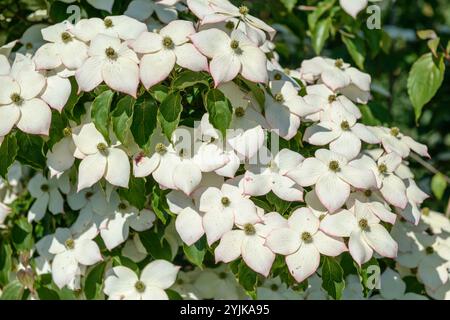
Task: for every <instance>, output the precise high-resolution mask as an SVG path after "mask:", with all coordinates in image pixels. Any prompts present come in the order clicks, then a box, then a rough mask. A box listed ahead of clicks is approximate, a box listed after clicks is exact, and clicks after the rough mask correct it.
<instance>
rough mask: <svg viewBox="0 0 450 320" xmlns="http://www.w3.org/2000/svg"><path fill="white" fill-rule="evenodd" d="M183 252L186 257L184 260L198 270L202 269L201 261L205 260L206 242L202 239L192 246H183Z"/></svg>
mask: <svg viewBox="0 0 450 320" xmlns="http://www.w3.org/2000/svg"><path fill="white" fill-rule="evenodd" d="M183 251H184V254H185V255H186V258H187V259H188V260H189V261H190V262H191V263H193V264H194V265H196V266H197V267H199V268H202V267H203V259H204V258H205V254H206V241H205V238H204V237H203V238H202V239H200V240H199V241H197V243H194V244H193V245H192V246H187V245H186V244H183Z"/></svg>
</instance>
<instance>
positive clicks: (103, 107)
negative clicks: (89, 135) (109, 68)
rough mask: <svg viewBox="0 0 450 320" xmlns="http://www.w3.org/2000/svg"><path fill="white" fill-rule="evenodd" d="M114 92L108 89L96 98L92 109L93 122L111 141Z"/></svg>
mask: <svg viewBox="0 0 450 320" xmlns="http://www.w3.org/2000/svg"><path fill="white" fill-rule="evenodd" d="M113 97H114V92H113V91H111V90H106V91H104V92H102V93H101V94H100V95H99V96H97V97H96V98H95V99H94V102H93V103H92V109H91V117H92V122H94V124H95V127H96V128H97V130H98V131H99V132H100V133H101V134H102V135H103V136H104V137H105V139H106V140H107V141H109V110H110V109H111V103H112V100H113Z"/></svg>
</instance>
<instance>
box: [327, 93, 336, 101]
mask: <svg viewBox="0 0 450 320" xmlns="http://www.w3.org/2000/svg"><path fill="white" fill-rule="evenodd" d="M336 99H337V97H336V95H335V94H332V95H330V96H328V102H329V103H333V102H335V101H336Z"/></svg>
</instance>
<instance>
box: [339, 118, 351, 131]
mask: <svg viewBox="0 0 450 320" xmlns="http://www.w3.org/2000/svg"><path fill="white" fill-rule="evenodd" d="M341 129H342V130H344V131H348V130H350V124H349V123H348V121H346V120H344V121H342V122H341Z"/></svg>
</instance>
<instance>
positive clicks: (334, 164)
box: [328, 160, 341, 172]
mask: <svg viewBox="0 0 450 320" xmlns="http://www.w3.org/2000/svg"><path fill="white" fill-rule="evenodd" d="M328 167H329V168H330V170H331V171H333V172H338V171H339V170H340V169H341V167H340V166H339V162H337V161H336V160H333V161H330V163H329V164H328Z"/></svg>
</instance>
